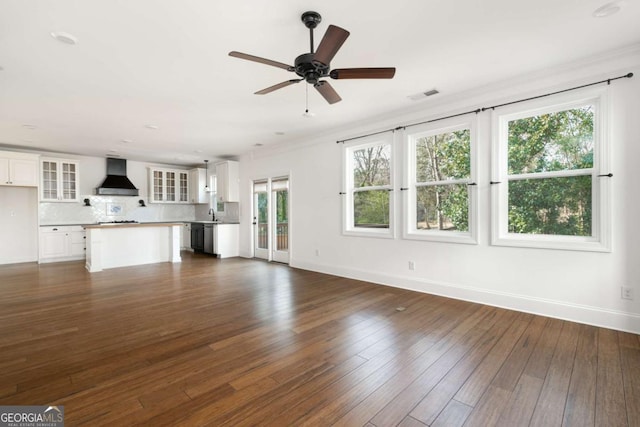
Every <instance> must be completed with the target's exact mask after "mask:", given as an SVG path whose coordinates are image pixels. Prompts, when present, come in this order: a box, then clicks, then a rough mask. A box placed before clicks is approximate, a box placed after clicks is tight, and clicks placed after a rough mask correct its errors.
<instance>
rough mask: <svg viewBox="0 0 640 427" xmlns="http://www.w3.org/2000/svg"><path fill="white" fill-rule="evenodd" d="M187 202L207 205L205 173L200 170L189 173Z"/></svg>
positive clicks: (192, 170) (203, 170)
mask: <svg viewBox="0 0 640 427" xmlns="http://www.w3.org/2000/svg"><path fill="white" fill-rule="evenodd" d="M189 179H190V181H189V189H190V191H189V201H190V202H191V203H209V193H208V192H207V190H206V189H205V187H207V185H208V183H207V171H206V170H205V169H202V168H196V169H191V170H190V171H189Z"/></svg>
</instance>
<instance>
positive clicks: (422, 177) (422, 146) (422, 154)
mask: <svg viewBox="0 0 640 427" xmlns="http://www.w3.org/2000/svg"><path fill="white" fill-rule="evenodd" d="M470 147H471V132H470V131H469V129H464V130H460V131H456V132H448V133H443V134H440V135H432V136H428V137H424V138H420V139H418V140H417V141H416V159H415V162H416V163H415V168H416V181H417V182H429V181H444V180H447V179H464V178H469V176H470V173H471V172H470V171H471V162H470V156H471V154H470V153H471V148H470Z"/></svg>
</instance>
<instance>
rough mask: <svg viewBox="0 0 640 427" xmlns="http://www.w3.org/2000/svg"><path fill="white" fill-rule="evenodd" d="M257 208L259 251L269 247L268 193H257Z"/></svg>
mask: <svg viewBox="0 0 640 427" xmlns="http://www.w3.org/2000/svg"><path fill="white" fill-rule="evenodd" d="M254 197H255V199H256V207H257V210H258V215H257V220H258V224H257V225H258V242H257V246H258V248H259V249H267V248H268V247H269V234H268V232H269V224H268V220H269V216H268V215H269V211H268V209H267V208H268V203H269V197H268V194H267V193H266V192H260V193H255V196H254Z"/></svg>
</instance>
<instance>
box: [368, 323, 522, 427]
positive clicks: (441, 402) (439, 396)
mask: <svg viewBox="0 0 640 427" xmlns="http://www.w3.org/2000/svg"><path fill="white" fill-rule="evenodd" d="M516 318H517V313H515V312H506V313H504V315H503V317H502V318H501V319H499V321H498V322H496V324H495V325H494V326H493V327H492V328H491V329H490V330H488V331H487V334H485V336H483V337H482V341H481V342H480V343H478V344H476V346H475V347H474V348H473V349H472V350H471V351H470V352H469V353H468V354H467V355H466V356H465V357H464V359H462V360H461V361H460V362H459V363H457V364H456V366H455V367H454V368H453V369H452V370H451V371H449V372H448V373H447V375H446V376H445V377H444V378H443V379H442V381H440V383H438V385H437V386H436V387H434V388H433V390H431V391H430V392H429V393H428V394H427V395H426V396H425V397H424V399H422V400H421V401H420V403H418V404H417V405H416V406H415V407H414V408H413V410H411V412H410V415H411V416H412V417H414V418H416V419H418V420H420V421H422V422H423V423H425V424H427V425H431V424H432V423H433V422H434V421H435V419H436V418H437V417H438V415H439V414H440V412H442V411H443V410H444V409H445V407H446V406H447V404H448V403H449V402H450V401H451V399H452V398H453V396H454V395H455V394H456V393H457V392H458V390H459V389H460V387H462V385H463V384H464V383H465V382H466V381H467V379H468V378H469V376H470V375H471V374H472V373H473V372H474V371H475V370H476V369H477V368H478V366H479V365H480V364H481V362H482V361H483V360H484V358H485V357H486V355H487V354H488V353H489V351H490V350H491V349H492V348H493V346H494V345H495V344H496V343H497V342H498V340H499V339H500V338H501V337H502V336H503V334H504V333H505V331H506V330H507V329H508V328H509V327H510V326H511V325H512V323H513V321H514V320H515V319H516ZM396 399H397V398H396ZM394 400H395V399H394ZM392 405H393V401H392V402H391V403H390V404H389V405H388V407H385V408H384V410H383V411H382V412H380V413H379V414H377V416H379V417H381V419H388V420H393V419H394V417H393V416H392V415H390V414H389V415H388V414H385V412H388V411H389V410H390V409H391V407H392ZM382 417H384V418H382Z"/></svg>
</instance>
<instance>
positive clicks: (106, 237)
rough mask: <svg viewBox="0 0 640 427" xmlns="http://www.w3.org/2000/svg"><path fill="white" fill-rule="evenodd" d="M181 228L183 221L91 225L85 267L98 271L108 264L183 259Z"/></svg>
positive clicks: (135, 263)
mask: <svg viewBox="0 0 640 427" xmlns="http://www.w3.org/2000/svg"><path fill="white" fill-rule="evenodd" d="M182 228H183V223H182V222H160V223H158V222H156V223H135V222H127V223H106V224H93V225H88V226H86V227H85V229H86V231H87V236H86V238H87V239H86V242H87V256H86V268H87V270H89V272H90V273H95V272H98V271H102V270H104V269H108V268H117V267H128V266H132V265H142V264H152V263H158V262H171V263H177V262H180V261H181V258H180V232H181V229H182Z"/></svg>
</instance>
